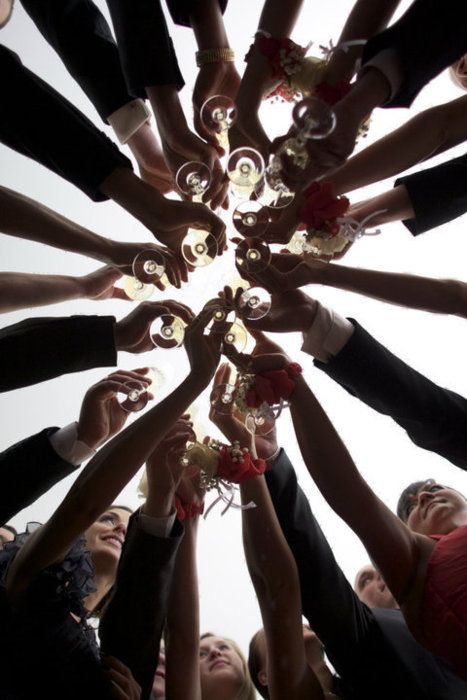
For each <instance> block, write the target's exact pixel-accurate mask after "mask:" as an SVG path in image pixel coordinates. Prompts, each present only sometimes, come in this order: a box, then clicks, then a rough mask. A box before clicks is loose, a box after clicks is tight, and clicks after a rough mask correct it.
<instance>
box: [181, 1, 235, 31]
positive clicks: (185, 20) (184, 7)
mask: <svg viewBox="0 0 467 700" xmlns="http://www.w3.org/2000/svg"><path fill="white" fill-rule="evenodd" d="M196 1H197V0H167V7H168V8H169V12H170V15H171V17H172V19H173V21H174V22H175V24H180V25H182V26H183V27H191V22H190V8H191V7H192V6H193V4H194V3H196ZM227 1H228V0H218V2H219V7H220V8H221V12H222V14H224V12H225V8H226V7H227Z"/></svg>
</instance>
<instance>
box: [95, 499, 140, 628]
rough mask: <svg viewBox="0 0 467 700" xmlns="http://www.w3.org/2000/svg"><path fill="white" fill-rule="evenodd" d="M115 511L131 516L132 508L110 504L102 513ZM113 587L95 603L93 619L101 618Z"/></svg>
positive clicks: (111, 594)
mask: <svg viewBox="0 0 467 700" xmlns="http://www.w3.org/2000/svg"><path fill="white" fill-rule="evenodd" d="M117 509H118V510H126V511H127V512H128V513H130V514H133V509H132V508H129V506H120V505H119V504H118V503H112V505H111V506H109V507H108V508H106V509H105V511H104V513H107V512H108V511H109V510H117ZM114 587H115V584H114V585H113V586H112V588H110V589H109V590H108V591H107V593H106V594H105V596H104V597H103V598H102V600H100V601H99V602H98V603H97V605H96V607H95V608H94V609H93V611H92V613H91V615H92V616H93V617H97V618H98V619H100V618H101V617H102V615H103V613H104V610H105V609H106V607H107V605H108V604H109V602H110V599H111V597H112V596H113V592H114Z"/></svg>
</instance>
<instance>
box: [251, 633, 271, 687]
mask: <svg viewBox="0 0 467 700" xmlns="http://www.w3.org/2000/svg"><path fill="white" fill-rule="evenodd" d="M260 632H261V630H258V631H257V632H256V634H254V635H253V637H252V638H251V641H250V646H249V649H248V670H249V672H250V676H251V680H252V681H253V684H254V686H255V688H256V690H257V691H258V693H259V694H260V695H261V697H262V698H269V690H268V686H267V685H263V684H262V683H260V682H259V678H258V674H259V672H260V671H261V669H262V667H263V662H262V659H261V655H260V653H259V647H258V635H259V633H260Z"/></svg>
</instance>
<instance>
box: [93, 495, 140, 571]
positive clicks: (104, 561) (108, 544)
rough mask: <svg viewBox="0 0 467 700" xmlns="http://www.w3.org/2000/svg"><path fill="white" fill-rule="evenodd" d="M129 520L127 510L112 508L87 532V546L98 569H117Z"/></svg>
mask: <svg viewBox="0 0 467 700" xmlns="http://www.w3.org/2000/svg"><path fill="white" fill-rule="evenodd" d="M129 519H130V513H129V512H128V511H127V510H124V509H123V508H110V509H109V510H106V511H105V513H102V515H101V516H100V518H98V519H97V520H96V522H95V523H93V524H92V525H91V527H90V528H88V529H87V530H86V532H85V537H86V546H87V548H88V549H89V551H90V552H91V555H92V559H93V562H94V565H95V566H96V567H97V568H100V567H102V568H116V566H117V564H118V561H119V559H120V555H121V553H122V547H123V542H124V540H125V535H126V530H127V526H128V520H129Z"/></svg>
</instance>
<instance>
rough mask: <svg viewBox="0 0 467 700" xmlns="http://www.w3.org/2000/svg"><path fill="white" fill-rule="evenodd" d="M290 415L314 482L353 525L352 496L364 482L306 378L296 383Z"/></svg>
mask: <svg viewBox="0 0 467 700" xmlns="http://www.w3.org/2000/svg"><path fill="white" fill-rule="evenodd" d="M290 411H291V415H292V421H293V425H294V429H295V434H296V437H297V441H298V444H299V447H300V451H301V454H302V457H303V461H304V463H305V465H306V467H307V469H308V471H309V473H310V475H311V477H312V479H313V480H314V482H315V483H316V485H317V486H318V488H319V490H320V491H321V493H322V494H323V496H324V498H325V499H326V500H327V502H328V503H329V505H330V506H331V508H333V510H334V511H335V512H336V513H337V514H338V515H340V517H342V518H343V519H344V520H345V521H346V522H347V523H350V522H352V519H353V513H354V510H355V504H353V507H352V503H351V500H352V494H353V495H354V496H356V495H357V494H356V491H357V492H358V491H359V489H360V487H361V485H362V482H363V480H362V478H361V476H360V474H359V472H358V470H357V468H356V466H355V464H354V463H353V460H352V458H351V456H350V454H349V453H348V451H347V448H346V447H345V445H344V443H343V442H342V440H341V438H340V436H339V434H338V433H337V431H336V430H335V428H334V426H333V425H332V423H331V421H330V420H329V418H328V416H327V415H326V413H325V411H324V410H323V408H322V407H321V405H320V403H319V401H318V400H317V398H316V397H315V395H314V394H313V392H312V391H311V389H310V388H309V386H308V385H307V383H306V381H305V379H304V378H303V377H299V378H298V379H297V382H296V387H295V390H294V393H293V394H292V400H291V404H290ZM365 486H366V485H365ZM349 506H350V507H349Z"/></svg>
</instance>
